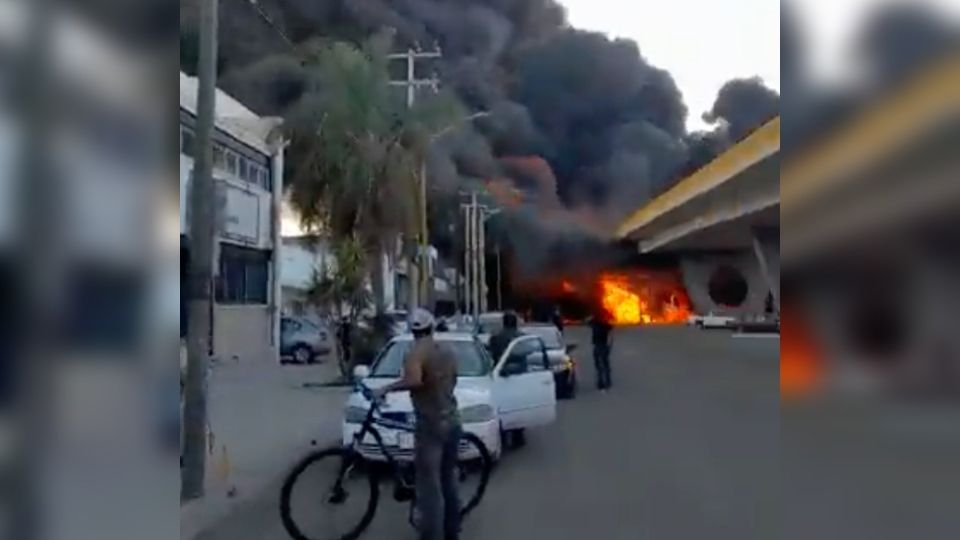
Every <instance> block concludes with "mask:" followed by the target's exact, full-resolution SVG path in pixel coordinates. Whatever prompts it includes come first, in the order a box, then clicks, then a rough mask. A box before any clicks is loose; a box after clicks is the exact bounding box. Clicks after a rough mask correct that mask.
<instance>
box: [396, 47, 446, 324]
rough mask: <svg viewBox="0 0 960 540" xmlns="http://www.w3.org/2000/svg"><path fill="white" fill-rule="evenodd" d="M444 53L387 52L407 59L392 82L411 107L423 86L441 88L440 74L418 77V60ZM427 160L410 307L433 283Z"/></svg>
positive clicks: (424, 299) (421, 178)
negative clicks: (404, 72) (402, 73)
mask: <svg viewBox="0 0 960 540" xmlns="http://www.w3.org/2000/svg"><path fill="white" fill-rule="evenodd" d="M442 57H443V53H442V52H441V51H440V49H439V48H437V49H436V50H434V51H419V50H414V49H407V52H405V53H395V54H391V55H388V56H387V59H388V60H390V61H396V60H402V61H405V62H406V63H407V77H406V79H405V80H400V81H390V85H391V86H395V87H403V88H405V89H406V93H407V107H409V108H413V105H414V104H415V103H416V101H417V91H418V90H420V89H421V88H430V89H432V90H433V91H434V92H437V91H438V89H439V87H440V80H439V79H437V78H436V77H430V78H428V79H418V78H417V68H416V64H417V61H418V60H429V59H439V58H442ZM426 169H427V168H426V161H425V160H424V163H423V164H421V167H420V172H419V175H418V178H417V187H416V194H415V199H416V202H417V204H416V207H417V213H418V215H419V219H418V222H417V225H416V227H417V229H418V231H417V242H416V244H417V252H416V255H415V257H414V260H413V261H411V264H410V265H409V278H410V279H409V281H410V299H409V304H410V306H409V307H410V310H411V311H412V310H413V309H415V308H416V307H418V306H422V305H425V304H427V303H428V302H429V294H430V293H429V291H430V287H429V283H430V278H431V276H430V253H429V249H430V247H429V246H430V239H429V225H428V222H427V213H428V208H427V205H428V202H427V170H426Z"/></svg>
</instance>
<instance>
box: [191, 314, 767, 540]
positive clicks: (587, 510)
mask: <svg viewBox="0 0 960 540" xmlns="http://www.w3.org/2000/svg"><path fill="white" fill-rule="evenodd" d="M570 334H571V341H574V342H577V343H580V344H581V349H580V351H579V353H578V354H579V356H580V357H582V358H583V359H584V361H582V362H581V370H582V371H581V379H582V381H581V382H582V391H581V394H580V396H579V397H578V399H577V400H575V401H571V402H563V403H562V404H561V410H560V419H559V421H558V422H557V424H555V425H554V426H551V427H549V428H546V429H543V430H540V431H537V432H534V433H531V434H530V435H529V441H528V446H527V447H526V448H524V449H522V450H519V451H515V452H512V453H508V454H507V455H506V456H505V457H504V460H503V462H502V463H501V465H500V466H499V468H498V469H497V470H496V473H495V476H494V477H493V479H492V485H491V487H490V489H489V491H488V494H487V498H486V499H485V501H484V503H483V505H482V506H481V508H480V509H478V510H477V513H476V514H475V515H474V516H472V517H471V519H470V520H469V521H468V522H467V523H466V524H465V534H464V539H465V540H490V539H497V540H541V539H543V540H584V539H586V540H637V539H651V540H673V539H678V540H685V539H691V540H700V539H705V538H710V539H712V540H716V539H720V540H725V539H730V540H751V539H758V540H765V539H768V538H776V537H777V536H778V534H779V531H778V525H779V522H778V518H777V517H778V515H779V508H778V503H779V460H778V455H779V446H778V445H779V440H780V394H779V362H778V360H779V354H780V342H779V340H777V339H733V338H732V337H731V336H730V334H728V333H724V332H703V331H697V330H693V329H686V328H653V329H621V330H618V331H617V334H616V338H615V339H616V343H615V346H614V384H615V386H614V389H613V391H612V392H611V393H609V394H600V393H598V392H597V391H596V390H595V389H594V388H591V385H592V381H593V368H592V366H591V365H590V364H591V362H590V361H588V360H587V358H588V353H589V350H588V348H586V343H587V334H586V332H585V331H584V330H583V329H577V328H574V329H571V330H570ZM276 493H277V491H276V490H272V491H271V492H268V493H265V494H264V496H263V497H262V498H261V500H259V501H257V502H254V503H250V504H248V505H247V507H246V508H244V509H243V510H242V511H241V512H238V513H236V514H235V515H234V516H233V517H232V518H231V519H229V520H225V521H224V522H223V523H222V524H221V525H219V526H218V527H216V528H215V529H214V530H211V531H208V532H207V533H206V534H204V535H201V536H200V538H201V539H202V540H283V539H284V538H286V536H285V534H284V533H283V530H282V528H281V526H280V524H279V518H278V517H277V501H276V499H277V497H276ZM405 510H406V508H405V507H403V506H401V505H398V504H396V503H394V502H393V501H392V500H390V499H389V498H385V499H383V500H382V502H381V509H380V512H379V513H378V515H377V518H376V521H375V522H374V525H373V526H372V527H371V529H370V531H369V532H368V534H367V535H366V536H365V538H370V539H373V540H408V539H409V540H415V538H416V536H415V535H414V534H413V533H412V532H411V531H410V530H409V527H408V526H407V525H406V521H405V517H406V516H405Z"/></svg>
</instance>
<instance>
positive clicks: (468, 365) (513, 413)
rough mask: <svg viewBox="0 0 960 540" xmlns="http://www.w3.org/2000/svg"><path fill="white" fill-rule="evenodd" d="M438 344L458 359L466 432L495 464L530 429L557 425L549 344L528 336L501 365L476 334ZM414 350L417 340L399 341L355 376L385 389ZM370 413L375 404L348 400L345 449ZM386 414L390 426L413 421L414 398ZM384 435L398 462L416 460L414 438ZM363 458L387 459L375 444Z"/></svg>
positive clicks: (396, 398) (401, 398)
mask: <svg viewBox="0 0 960 540" xmlns="http://www.w3.org/2000/svg"><path fill="white" fill-rule="evenodd" d="M436 339H437V341H439V342H440V343H443V344H444V345H446V346H448V347H450V348H451V349H452V350H453V352H454V354H455V355H456V358H457V364H458V374H459V376H458V379H457V387H456V390H455V394H456V397H457V403H458V405H459V407H460V419H461V421H462V422H463V428H464V430H465V431H467V432H470V433H473V434H474V435H476V436H477V437H479V438H480V440H482V441H483V442H484V444H485V445H486V446H487V449H488V450H489V451H490V455H491V456H493V458H494V460H497V459H499V458H500V456H501V455H502V454H503V448H504V446H505V445H504V441H507V440H509V441H511V442H512V443H513V445H514V446H522V445H523V443H524V442H525V440H526V437H525V434H526V430H527V429H530V428H536V427H540V426H545V425H548V424H551V423H553V422H554V421H555V420H556V418H557V398H556V391H555V388H554V385H555V383H554V379H553V374H552V372H551V371H550V369H549V368H550V361H549V358H548V355H547V347H546V345H545V344H544V342H543V340H541V339H540V338H537V337H534V336H522V337H520V338H518V339H516V340H515V341H514V342H513V343H511V344H510V347H509V348H508V349H507V351H506V352H505V353H504V354H503V357H502V358H500V359H499V360H498V361H496V362H495V361H493V359H491V358H490V355H489V354H488V353H487V351H486V348H485V347H484V346H483V344H481V343H480V342H479V341H478V340H477V339H476V338H475V337H474V336H472V335H470V334H450V333H448V334H437V336H436ZM412 346H413V336H411V335H404V336H400V337H397V338H394V339H393V340H392V341H391V342H390V343H388V344H387V345H386V347H384V349H383V351H382V352H381V353H380V355H379V356H378V358H377V360H376V361H375V362H374V363H373V366H372V367H370V368H368V367H366V366H358V367H357V369H356V371H355V373H354V375H355V376H356V378H357V379H359V380H363V382H364V383H365V384H366V385H367V386H369V387H371V388H382V387H384V386H386V385H388V384H390V383H391V382H394V381H396V380H397V379H399V378H400V376H401V373H402V369H403V362H404V360H405V358H406V356H407V353H408V352H409V351H410V349H411V347H412ZM369 407H370V403H369V402H368V401H367V400H366V399H365V398H364V397H363V396H362V395H361V394H360V393H359V392H356V393H353V394H352V395H351V396H350V397H349V398H348V399H347V404H346V411H345V414H344V422H343V442H344V444H349V443H350V442H351V441H353V437H354V436H355V435H356V433H357V432H358V431H359V430H360V429H361V424H362V423H363V420H364V418H365V417H366V414H367V411H368V409H369ZM383 411H384V412H383V415H384V416H385V417H386V418H388V419H390V420H393V421H397V422H407V423H412V421H413V414H414V413H413V403H412V402H411V400H410V395H409V393H406V392H402V393H399V392H398V393H394V394H391V395H389V396H388V397H387V401H386V404H385V406H384V409H383ZM380 432H381V435H382V436H383V437H384V442H385V443H386V446H388V447H389V448H390V451H391V453H395V457H396V458H397V459H399V460H401V461H410V460H412V459H413V439H412V437H409V436H407V435H404V434H401V433H399V432H396V431H392V430H389V429H386V428H380ZM361 452H363V453H364V455H365V456H366V457H367V458H369V459H372V460H384V459H385V458H384V456H382V455H381V453H380V450H379V448H378V447H377V445H376V444H374V441H373V440H372V438H371V439H370V440H367V441H364V443H363V444H362V445H361ZM468 457H469V456H468Z"/></svg>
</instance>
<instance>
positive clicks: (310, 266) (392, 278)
mask: <svg viewBox="0 0 960 540" xmlns="http://www.w3.org/2000/svg"><path fill="white" fill-rule="evenodd" d="M281 258H282V264H281V267H282V271H281V274H280V284H281V290H282V298H283V300H282V302H281V306H282V310H283V313H284V315H295V316H306V317H316V316H319V315H321V314H319V313H316V312H315V310H314V308H313V307H311V306H310V305H309V302H308V301H307V293H308V291H309V290H310V287H311V286H312V285H313V277H314V273H315V272H316V271H320V270H322V269H323V268H326V269H327V271H328V272H331V273H332V272H334V271H336V268H337V259H336V256H335V255H334V254H333V251H332V248H331V246H330V244H329V242H328V241H326V240H322V239H321V240H319V241H314V240H313V239H311V238H308V237H299V236H296V237H286V238H284V239H283V248H282V253H281ZM396 260H397V257H396V256H394V257H389V256H387V255H386V254H385V255H384V256H383V261H382V264H381V268H382V271H383V284H384V291H383V292H384V298H383V301H384V308H385V309H386V310H387V311H392V310H394V309H397V308H398V307H402V306H403V305H405V299H400V301H399V302H398V296H397V291H396V282H397V279H398V278H397V276H398V270H397V268H396V266H395V262H396ZM367 287H368V288H369V289H370V290H371V292H372V289H373V288H372V285H371V284H370V283H369V281H368V283H367Z"/></svg>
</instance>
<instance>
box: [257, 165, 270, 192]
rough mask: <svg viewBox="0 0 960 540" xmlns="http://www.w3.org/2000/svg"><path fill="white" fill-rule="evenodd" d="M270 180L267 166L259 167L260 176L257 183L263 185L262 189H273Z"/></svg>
mask: <svg viewBox="0 0 960 540" xmlns="http://www.w3.org/2000/svg"><path fill="white" fill-rule="evenodd" d="M271 180H272V179H271V177H270V169H269V168H267V167H263V168H261V169H260V178H259V181H258V183H259V184H260V185H261V186H263V189H265V190H267V191H273V182H272V181H271Z"/></svg>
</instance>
